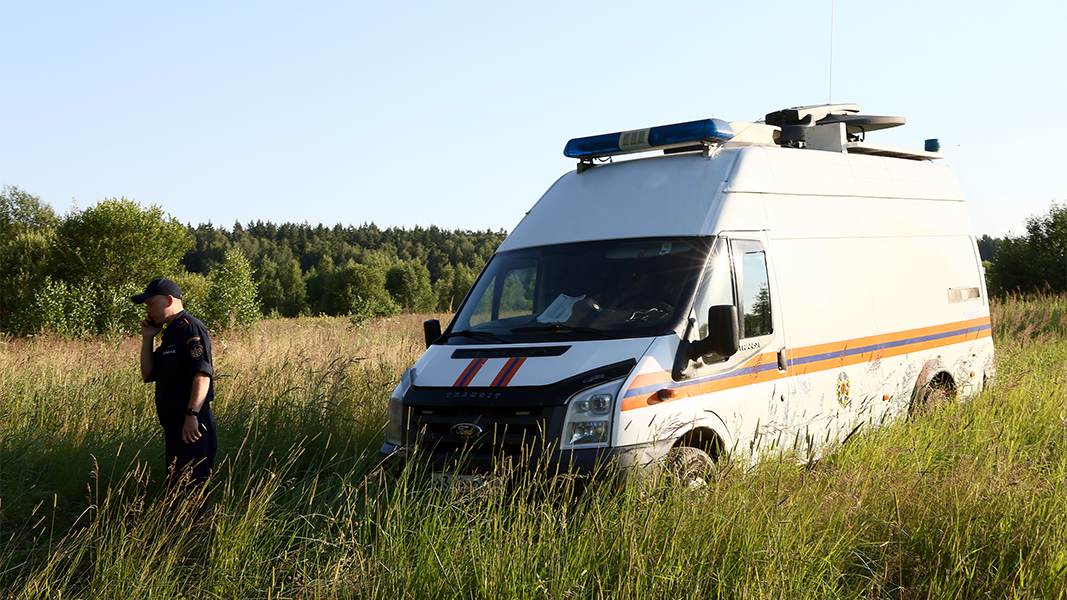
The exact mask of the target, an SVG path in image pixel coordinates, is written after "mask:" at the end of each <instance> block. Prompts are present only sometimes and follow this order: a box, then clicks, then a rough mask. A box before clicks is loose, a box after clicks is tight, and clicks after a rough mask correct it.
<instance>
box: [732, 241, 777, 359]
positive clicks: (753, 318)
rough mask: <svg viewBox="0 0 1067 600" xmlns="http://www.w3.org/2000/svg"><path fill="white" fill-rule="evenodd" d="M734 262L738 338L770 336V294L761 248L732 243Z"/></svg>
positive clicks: (754, 245)
mask: <svg viewBox="0 0 1067 600" xmlns="http://www.w3.org/2000/svg"><path fill="white" fill-rule="evenodd" d="M732 246H733V253H734V261H735V263H736V264H737V265H738V273H737V279H738V281H737V287H738V290H739V291H740V292H741V294H740V295H741V306H739V307H738V308H739V310H738V313H739V314H740V315H742V317H741V337H742V338H753V337H759V336H762V335H769V334H771V333H773V331H774V329H773V326H772V325H771V291H770V282H769V278H768V276H767V256H766V253H765V252H764V250H763V245H762V244H760V243H759V242H754V241H748V240H734V242H733V244H732Z"/></svg>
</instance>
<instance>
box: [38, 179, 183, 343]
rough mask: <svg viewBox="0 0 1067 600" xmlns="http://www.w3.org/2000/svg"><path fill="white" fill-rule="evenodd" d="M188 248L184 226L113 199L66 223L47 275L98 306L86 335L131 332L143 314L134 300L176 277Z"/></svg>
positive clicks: (71, 215)
mask: <svg viewBox="0 0 1067 600" xmlns="http://www.w3.org/2000/svg"><path fill="white" fill-rule="evenodd" d="M189 245H190V239H189V237H187V235H186V230H185V227H184V226H183V225H181V224H180V223H178V222H177V221H176V220H175V219H173V218H171V217H169V216H167V215H165V214H164V213H163V210H162V209H161V208H159V207H158V206H150V207H148V208H141V206H140V205H139V204H137V203H136V202H134V201H132V200H127V199H126V198H119V199H115V198H110V199H106V200H103V201H101V202H100V203H98V204H96V205H95V206H93V207H90V208H87V209H86V210H84V211H80V212H79V211H72V212H71V213H69V214H68V215H67V216H66V217H65V218H64V219H63V221H62V223H60V225H59V227H57V228H56V236H55V244H54V246H53V248H52V252H51V253H50V255H49V262H48V265H47V267H46V268H45V272H46V273H47V274H48V275H50V276H51V277H52V279H54V280H57V281H62V282H65V283H66V284H67V285H68V286H69V288H70V290H71V293H74V294H76V295H77V296H78V297H79V298H81V301H82V302H86V303H88V304H89V305H91V306H92V307H93V317H92V319H91V320H90V321H88V322H86V323H84V325H83V326H84V327H85V328H86V329H87V330H90V331H92V332H94V333H117V332H119V331H126V332H132V331H135V330H136V327H137V324H138V323H139V322H140V320H141V318H142V313H141V311H139V310H137V307H135V306H133V305H132V303H131V302H130V295H132V294H136V293H138V292H140V291H143V290H144V286H145V284H146V283H147V282H149V281H151V280H152V279H155V278H157V277H173V276H174V274H175V273H177V272H178V271H179V267H178V261H179V260H181V258H182V255H183V254H184V253H185V250H186V249H187V248H189Z"/></svg>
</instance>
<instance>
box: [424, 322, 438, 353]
mask: <svg viewBox="0 0 1067 600" xmlns="http://www.w3.org/2000/svg"><path fill="white" fill-rule="evenodd" d="M422 333H423V335H425V336H426V347H427V348H429V347H430V346H431V345H432V344H433V343H434V342H436V341H437V338H439V337H441V322H440V321H438V320H437V319H430V320H428V321H423V322H422Z"/></svg>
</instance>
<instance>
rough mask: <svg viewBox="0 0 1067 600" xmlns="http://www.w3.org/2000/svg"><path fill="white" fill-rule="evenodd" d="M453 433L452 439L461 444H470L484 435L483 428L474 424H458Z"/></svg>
mask: <svg viewBox="0 0 1067 600" xmlns="http://www.w3.org/2000/svg"><path fill="white" fill-rule="evenodd" d="M451 431H452V437H454V438H456V439H457V440H459V441H461V442H470V441H473V440H474V439H475V438H477V437H478V436H480V435H482V428H481V427H479V426H477V425H475V424H474V423H456V424H455V425H453V426H452V429H451Z"/></svg>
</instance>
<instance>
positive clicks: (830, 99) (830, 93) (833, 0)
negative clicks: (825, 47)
mask: <svg viewBox="0 0 1067 600" xmlns="http://www.w3.org/2000/svg"><path fill="white" fill-rule="evenodd" d="M836 3H837V0H830V89H829V91H828V92H827V94H826V103H827V104H833V103H834V4H836Z"/></svg>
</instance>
